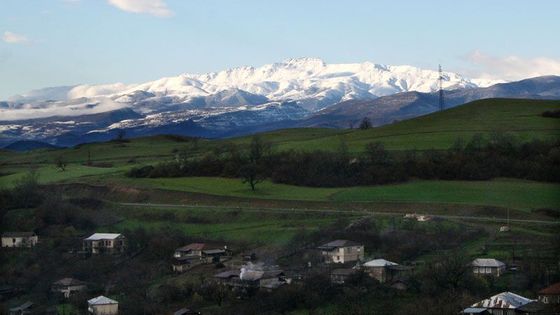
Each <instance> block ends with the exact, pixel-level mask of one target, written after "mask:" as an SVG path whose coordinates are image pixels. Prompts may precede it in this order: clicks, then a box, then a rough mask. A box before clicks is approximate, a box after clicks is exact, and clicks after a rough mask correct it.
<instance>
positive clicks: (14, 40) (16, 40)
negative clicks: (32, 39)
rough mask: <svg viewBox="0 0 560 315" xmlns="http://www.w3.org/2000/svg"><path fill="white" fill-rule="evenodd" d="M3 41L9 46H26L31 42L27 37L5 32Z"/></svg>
mask: <svg viewBox="0 0 560 315" xmlns="http://www.w3.org/2000/svg"><path fill="white" fill-rule="evenodd" d="M2 40H3V41H4V42H6V43H8V44H25V43H28V42H29V39H27V37H26V36H25V35H21V34H16V33H12V32H10V31H5V32H4V35H2Z"/></svg>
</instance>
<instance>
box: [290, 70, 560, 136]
mask: <svg viewBox="0 0 560 315" xmlns="http://www.w3.org/2000/svg"><path fill="white" fill-rule="evenodd" d="M490 98H519V99H560V76H544V77H537V78H532V79H526V80H521V81H517V82H510V83H501V84H496V85H493V86H490V87H486V88H473V89H459V90H453V91H445V93H444V99H445V106H446V108H452V107H455V106H458V105H462V104H465V103H468V102H472V101H476V100H480V99H490ZM438 110H439V94H438V93H437V92H435V93H421V92H406V93H399V94H393V95H389V96H384V97H380V98H377V99H374V100H350V101H346V102H341V103H339V104H336V105H333V106H331V107H328V108H325V109H323V110H321V111H319V112H317V113H315V114H313V115H311V116H310V117H308V118H306V119H305V120H303V121H300V122H298V123H297V126H300V127H329V128H348V127H350V126H357V125H358V124H359V122H360V121H361V120H362V119H363V118H364V117H368V118H369V119H370V120H371V122H372V123H373V124H374V125H375V126H381V125H385V124H389V123H392V122H394V121H398V120H404V119H409V118H414V117H418V116H420V115H425V114H429V113H432V112H435V111H438Z"/></svg>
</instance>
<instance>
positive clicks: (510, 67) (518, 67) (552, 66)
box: [466, 50, 560, 80]
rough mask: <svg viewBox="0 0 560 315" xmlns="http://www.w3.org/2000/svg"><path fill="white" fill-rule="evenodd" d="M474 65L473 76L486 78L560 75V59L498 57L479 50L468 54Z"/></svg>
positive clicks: (504, 78) (524, 77)
mask: <svg viewBox="0 0 560 315" xmlns="http://www.w3.org/2000/svg"><path fill="white" fill-rule="evenodd" d="M466 59H467V61H468V62H469V63H471V64H472V65H474V69H472V70H471V72H472V73H471V77H479V78H484V79H502V80H520V79H526V78H531V77H538V76H543V75H560V59H553V58H546V57H535V58H522V57H518V56H505V57H496V56H491V55H488V54H485V53H482V52H480V51H478V50H476V51H474V52H472V53H470V54H469V55H468V56H467V58H466Z"/></svg>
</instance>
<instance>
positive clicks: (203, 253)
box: [173, 243, 231, 264]
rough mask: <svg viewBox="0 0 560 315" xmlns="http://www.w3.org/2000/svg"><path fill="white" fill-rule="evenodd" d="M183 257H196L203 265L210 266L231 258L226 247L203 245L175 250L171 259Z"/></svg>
mask: <svg viewBox="0 0 560 315" xmlns="http://www.w3.org/2000/svg"><path fill="white" fill-rule="evenodd" d="M183 257H191V258H192V257H197V258H198V259H199V260H201V261H202V262H203V263H207V264H211V263H219V262H222V261H225V260H227V259H229V258H230V257H231V251H229V250H228V249H227V246H223V247H217V246H214V247H211V246H209V245H208V244H205V243H192V244H189V245H186V246H183V247H179V248H177V249H176V250H175V253H174V254H173V258H183Z"/></svg>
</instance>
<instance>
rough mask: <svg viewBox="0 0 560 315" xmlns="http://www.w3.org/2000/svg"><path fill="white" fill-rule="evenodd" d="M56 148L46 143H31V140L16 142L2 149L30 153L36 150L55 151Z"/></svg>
mask: <svg viewBox="0 0 560 315" xmlns="http://www.w3.org/2000/svg"><path fill="white" fill-rule="evenodd" d="M57 148H60V147H57V146H54V145H52V144H49V143H46V142H41V141H32V140H22V141H16V142H14V143H11V144H9V145H7V146H5V147H4V149H6V150H10V151H18V152H24V151H31V150H37V149H57Z"/></svg>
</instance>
